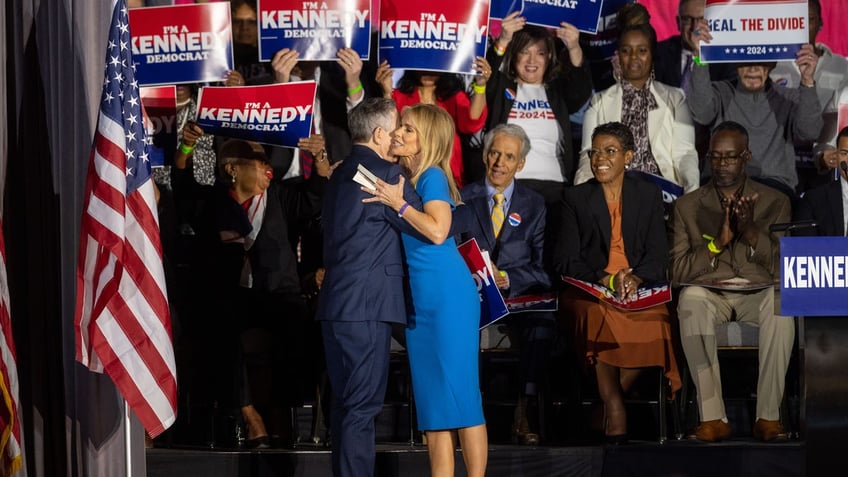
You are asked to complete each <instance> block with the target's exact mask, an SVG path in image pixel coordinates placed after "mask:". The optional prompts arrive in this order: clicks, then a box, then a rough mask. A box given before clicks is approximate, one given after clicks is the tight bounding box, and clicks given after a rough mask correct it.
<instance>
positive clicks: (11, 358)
mask: <svg viewBox="0 0 848 477" xmlns="http://www.w3.org/2000/svg"><path fill="white" fill-rule="evenodd" d="M19 396H20V394H19V392H18V366H17V356H16V354H15V341H14V340H13V339H12V319H11V314H10V313H9V280H8V277H7V276H6V243H5V240H4V239H3V222H2V221H0V398H2V400H3V402H1V403H0V475H18V476H25V475H26V470H24V469H23V463H24V461H23V452H22V451H21V448H22V446H23V441H22V440H21V416H20V413H19V412H18V402H19V401H18V397H19Z"/></svg>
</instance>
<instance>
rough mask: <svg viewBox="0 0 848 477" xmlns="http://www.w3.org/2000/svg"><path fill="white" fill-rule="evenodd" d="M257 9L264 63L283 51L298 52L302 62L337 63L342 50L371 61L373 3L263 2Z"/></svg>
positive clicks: (335, 0)
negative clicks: (345, 49)
mask: <svg viewBox="0 0 848 477" xmlns="http://www.w3.org/2000/svg"><path fill="white" fill-rule="evenodd" d="M374 1H377V0H374ZM257 9H258V13H259V18H258V21H259V59H260V60H261V61H270V60H271V59H273V58H274V54H275V53H276V52H278V51H280V50H282V49H283V48H289V49H291V50H295V51H297V52H298V53H299V54H300V55H299V57H298V58H299V59H301V60H312V61H324V60H335V59H336V53H337V52H338V51H339V50H341V49H342V48H352V49H354V50H356V52H357V53H359V57H360V58H363V59H368V51H369V49H370V45H371V1H370V0H317V1H304V0H260V1H259V3H258V4H257Z"/></svg>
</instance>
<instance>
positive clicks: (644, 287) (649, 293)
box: [562, 275, 671, 311]
mask: <svg viewBox="0 0 848 477" xmlns="http://www.w3.org/2000/svg"><path fill="white" fill-rule="evenodd" d="M562 281H564V282H565V283H568V284H571V285H574V286H576V287H577V288H579V289H581V290H583V291H584V292H586V293H588V294H589V295H591V296H593V297H595V298H597V299H599V300H601V301H603V302H606V303H607V304H610V305H612V306H614V307H616V308H618V309H620V310H624V311H635V310H644V309H645V308H650V307H652V306H657V305H661V304H663V303H667V302H669V301H671V287H670V286H669V285H668V283H642V284H641V285H639V288H638V289H637V290H636V299H635V300H622V299H621V298H618V296H617V295H616V294H615V292H614V291H612V290H610V289H609V288H607V287H605V286H603V285H599V284H597V283H592V282H586V281H583V280H578V279H576V278H572V277H566V276H564V275H563V277H562Z"/></svg>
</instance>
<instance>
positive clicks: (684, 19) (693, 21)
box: [677, 15, 704, 25]
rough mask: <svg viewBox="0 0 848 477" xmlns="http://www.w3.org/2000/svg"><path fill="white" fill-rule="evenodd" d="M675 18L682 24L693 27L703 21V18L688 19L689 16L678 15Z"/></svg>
mask: <svg viewBox="0 0 848 477" xmlns="http://www.w3.org/2000/svg"><path fill="white" fill-rule="evenodd" d="M677 18H678V19H679V20H680V21H681V22H683V24H689V25H694V24H696V23H699V22H700V21H701V20H703V19H704V17H690V16H689V15H680V16H679V17H677Z"/></svg>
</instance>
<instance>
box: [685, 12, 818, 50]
mask: <svg viewBox="0 0 848 477" xmlns="http://www.w3.org/2000/svg"><path fill="white" fill-rule="evenodd" d="M704 17H705V18H706V19H707V22H708V23H709V24H710V32H711V33H712V36H713V39H712V40H711V41H710V43H709V44H707V43H703V42H702V43H701V52H700V55H701V61H703V62H707V63H710V62H713V63H727V62H736V63H745V62H757V61H776V60H795V53H796V52H797V51H798V50H799V49H801V45H803V44H804V43H807V42H808V41H810V38H809V35H808V34H807V0H781V1H774V0H735V1H730V2H729V1H728V0H707V6H706V9H705V10H704Z"/></svg>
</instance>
